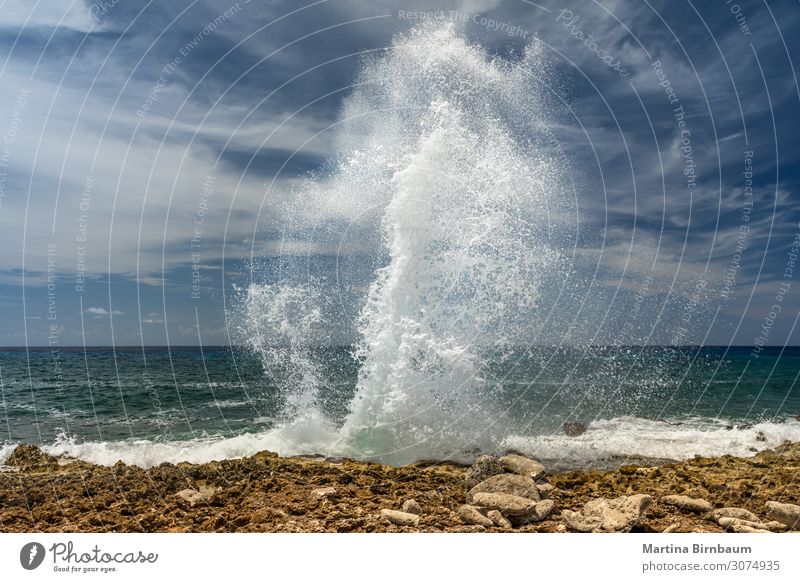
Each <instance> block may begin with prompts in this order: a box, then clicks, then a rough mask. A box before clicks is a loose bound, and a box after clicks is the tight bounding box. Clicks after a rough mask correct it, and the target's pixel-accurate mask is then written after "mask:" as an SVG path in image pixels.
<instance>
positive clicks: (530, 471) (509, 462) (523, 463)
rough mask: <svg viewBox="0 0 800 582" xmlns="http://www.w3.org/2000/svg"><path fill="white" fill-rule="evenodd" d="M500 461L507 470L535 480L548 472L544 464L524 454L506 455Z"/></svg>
mask: <svg viewBox="0 0 800 582" xmlns="http://www.w3.org/2000/svg"><path fill="white" fill-rule="evenodd" d="M499 461H500V464H501V465H502V467H503V469H505V470H506V471H508V472H510V473H516V474H517V475H524V476H525V477H530V478H531V479H533V480H536V479H538V478H539V477H542V476H544V474H545V473H546V469H545V468H544V465H542V464H541V463H539V462H538V461H534V460H533V459H529V458H528V457H523V456H522V455H505V456H503V457H500V459H499Z"/></svg>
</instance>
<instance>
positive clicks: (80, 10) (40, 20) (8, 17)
mask: <svg viewBox="0 0 800 582" xmlns="http://www.w3.org/2000/svg"><path fill="white" fill-rule="evenodd" d="M17 27H47V28H56V27H63V28H69V29H72V30H76V31H78V32H89V31H90V30H98V28H99V22H98V21H96V20H95V19H94V18H92V16H91V15H90V14H89V7H88V6H87V5H86V3H85V2H84V1H83V0H47V2H36V3H32V2H29V1H27V0H6V2H4V3H3V5H2V19H0V28H17Z"/></svg>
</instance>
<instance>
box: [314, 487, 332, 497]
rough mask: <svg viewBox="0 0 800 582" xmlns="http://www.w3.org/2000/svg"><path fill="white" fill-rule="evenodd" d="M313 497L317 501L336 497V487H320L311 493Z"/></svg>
mask: <svg viewBox="0 0 800 582" xmlns="http://www.w3.org/2000/svg"><path fill="white" fill-rule="evenodd" d="M311 495H313V496H314V497H316V498H317V499H323V498H325V497H330V496H331V495H336V488H335V487H318V488H317V489H313V490H312V491H311Z"/></svg>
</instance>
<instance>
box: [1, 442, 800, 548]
mask: <svg viewBox="0 0 800 582" xmlns="http://www.w3.org/2000/svg"><path fill="white" fill-rule="evenodd" d="M0 469H1V470H0V531H2V532H103V531H118V532H173V531H174V532H206V531H219V532H442V531H447V532H568V531H574V532H605V531H631V532H722V531H728V532H759V533H761V532H763V533H772V532H784V531H797V530H800V505H798V504H800V443H795V444H788V443H787V444H785V445H783V446H781V447H779V448H777V449H774V450H770V451H764V452H761V453H758V454H756V455H755V456H753V457H749V458H736V457H730V456H724V457H719V458H700V457H698V458H695V459H692V460H690V461H685V462H681V463H671V464H663V465H657V464H652V465H650V464H647V463H644V464H636V465H631V464H629V465H623V466H621V467H619V468H618V469H615V470H610V471H599V470H590V471H566V472H553V471H548V469H547V467H545V466H544V465H543V464H541V463H539V462H538V461H536V460H533V459H528V458H526V457H524V456H522V455H518V454H514V453H513V452H512V453H510V454H506V455H503V456H499V457H490V456H482V457H479V458H478V459H477V460H476V461H475V463H474V464H473V465H472V466H470V467H465V466H458V465H454V464H443V463H418V464H415V465H408V466H404V467H389V466H384V465H378V464H375V463H365V462H359V461H353V460H349V459H322V458H309V457H293V458H282V457H279V456H278V455H276V454H273V453H269V452H261V453H258V454H256V455H253V456H252V457H247V458H244V459H237V460H227V461H218V462H217V461H215V462H211V463H206V464H202V465H193V464H189V463H179V464H177V465H171V464H166V463H165V464H162V465H160V466H158V467H153V468H150V469H141V468H139V467H135V466H129V465H124V464H122V463H117V464H116V465H114V466H113V467H102V466H97V465H92V464H89V463H85V462H83V461H78V460H75V459H69V458H55V457H52V456H49V455H47V454H45V453H44V452H42V451H41V450H39V449H38V448H37V447H35V446H32V445H20V446H19V447H17V449H16V450H15V451H14V453H12V455H11V457H10V458H9V459H8V460H7V461H6V465H4V466H2V467H0Z"/></svg>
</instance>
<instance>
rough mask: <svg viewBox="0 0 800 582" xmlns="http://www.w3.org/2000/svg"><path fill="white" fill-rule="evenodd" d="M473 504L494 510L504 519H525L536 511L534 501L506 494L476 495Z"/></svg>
mask: <svg viewBox="0 0 800 582" xmlns="http://www.w3.org/2000/svg"><path fill="white" fill-rule="evenodd" d="M473 503H475V505H477V506H478V507H485V508H487V509H496V510H498V511H499V512H500V513H502V514H503V515H504V516H505V517H525V516H528V515H532V514H533V512H534V511H535V509H536V502H535V501H532V500H530V499H526V498H525V497H519V496H518V495H509V494H508V493H476V494H475V496H474V498H473Z"/></svg>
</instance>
